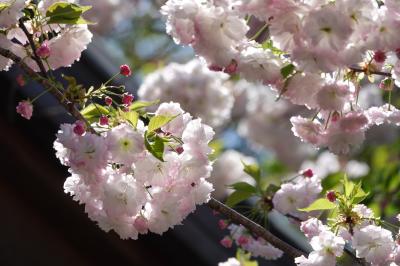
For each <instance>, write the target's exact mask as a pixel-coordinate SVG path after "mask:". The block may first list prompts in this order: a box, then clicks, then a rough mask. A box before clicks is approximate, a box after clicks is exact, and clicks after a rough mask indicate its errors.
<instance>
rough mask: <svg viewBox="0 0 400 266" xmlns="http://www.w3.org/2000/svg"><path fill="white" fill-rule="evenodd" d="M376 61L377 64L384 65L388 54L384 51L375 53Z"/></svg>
mask: <svg viewBox="0 0 400 266" xmlns="http://www.w3.org/2000/svg"><path fill="white" fill-rule="evenodd" d="M374 60H375V62H377V63H383V62H385V60H386V54H385V52H383V51H375V53H374Z"/></svg>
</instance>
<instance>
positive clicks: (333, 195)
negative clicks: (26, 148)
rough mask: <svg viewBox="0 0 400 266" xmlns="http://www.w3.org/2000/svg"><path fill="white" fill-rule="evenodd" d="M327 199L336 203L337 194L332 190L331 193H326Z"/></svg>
mask: <svg viewBox="0 0 400 266" xmlns="http://www.w3.org/2000/svg"><path fill="white" fill-rule="evenodd" d="M326 198H327V199H328V200H329V201H330V202H335V201H336V193H335V191H333V190H330V191H328V192H326Z"/></svg>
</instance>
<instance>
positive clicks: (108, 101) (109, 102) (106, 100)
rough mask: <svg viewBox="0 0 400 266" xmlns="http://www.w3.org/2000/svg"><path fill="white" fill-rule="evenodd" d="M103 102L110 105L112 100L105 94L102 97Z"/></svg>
mask: <svg viewBox="0 0 400 266" xmlns="http://www.w3.org/2000/svg"><path fill="white" fill-rule="evenodd" d="M104 102H105V103H106V104H107V105H108V106H110V105H111V104H112V102H113V100H112V99H111V97H108V96H106V98H104Z"/></svg>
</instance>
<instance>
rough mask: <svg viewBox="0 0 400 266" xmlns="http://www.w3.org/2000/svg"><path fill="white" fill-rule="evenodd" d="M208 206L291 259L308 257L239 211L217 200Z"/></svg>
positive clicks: (210, 202) (213, 200)
mask: <svg viewBox="0 0 400 266" xmlns="http://www.w3.org/2000/svg"><path fill="white" fill-rule="evenodd" d="M208 206H209V207H210V208H211V209H213V210H215V211H217V212H219V213H221V214H223V215H224V216H225V217H227V218H229V219H230V220H231V221H232V222H234V223H236V224H241V225H243V226H244V227H246V228H247V229H248V230H249V231H250V232H251V233H252V234H254V235H256V236H259V237H261V238H263V239H265V240H266V241H267V242H269V243H270V244H272V245H273V246H275V247H277V248H279V249H280V250H282V251H283V252H284V253H286V254H287V255H289V256H290V257H292V258H296V257H300V256H301V255H306V254H305V253H304V252H302V251H300V250H298V249H296V248H294V247H292V246H291V245H289V244H287V243H286V242H284V241H283V240H281V239H279V238H278V237H276V236H275V235H273V234H272V233H271V232H270V231H268V230H266V229H265V228H264V227H262V226H261V225H259V224H257V223H255V222H253V221H252V220H250V219H248V218H247V217H245V216H243V215H241V214H240V213H238V212H237V211H235V210H233V209H231V208H229V207H228V206H226V205H225V204H223V203H221V202H219V201H218V200H216V199H214V198H211V200H210V201H209V202H208Z"/></svg>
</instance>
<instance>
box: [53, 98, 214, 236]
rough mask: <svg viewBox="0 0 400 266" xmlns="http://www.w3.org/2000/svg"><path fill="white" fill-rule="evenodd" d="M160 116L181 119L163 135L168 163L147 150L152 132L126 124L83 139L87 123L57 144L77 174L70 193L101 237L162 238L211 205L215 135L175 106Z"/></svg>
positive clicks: (69, 127) (70, 127)
mask: <svg viewBox="0 0 400 266" xmlns="http://www.w3.org/2000/svg"><path fill="white" fill-rule="evenodd" d="M156 115H164V116H173V117H175V118H174V119H173V120H172V121H170V122H169V123H167V124H165V125H163V126H162V127H161V128H160V133H157V134H159V135H162V136H164V137H163V141H167V140H166V139H168V141H167V143H168V145H165V147H164V150H163V151H162V152H163V159H162V160H159V158H156V157H155V156H153V154H152V153H151V152H149V150H148V149H147V145H146V144H145V141H146V138H149V136H148V135H147V134H146V132H147V131H148V126H145V125H144V124H143V122H141V120H139V122H138V123H137V126H136V127H134V126H132V125H131V124H128V123H121V124H120V125H117V126H115V127H112V128H111V129H109V130H107V131H105V132H104V133H101V134H94V133H91V132H85V125H84V124H83V125H82V123H75V124H63V125H61V129H60V131H59V132H58V134H57V140H56V141H55V142H54V148H55V149H56V151H57V153H56V155H57V157H58V158H59V159H60V161H61V163H62V164H64V165H66V166H68V167H69V171H70V173H71V176H70V177H68V179H67V180H66V181H65V184H64V190H65V192H66V193H69V194H71V195H72V196H73V198H74V200H76V201H79V203H81V204H84V205H85V211H86V212H87V213H88V215H89V217H90V218H91V219H92V220H94V221H96V222H97V223H98V225H99V226H100V227H101V228H102V229H103V230H105V231H109V230H114V231H115V232H117V233H118V234H119V235H120V237H121V238H132V239H136V238H137V237H138V234H145V233H147V232H148V231H151V232H154V233H158V234H162V233H163V232H165V231H167V230H168V229H169V228H172V227H174V226H175V225H177V224H180V223H181V222H182V220H183V219H184V218H185V217H186V216H187V215H188V214H189V213H191V212H193V211H194V210H195V208H196V205H198V204H202V203H205V202H207V201H208V200H209V199H210V193H211V191H212V190H213V188H212V185H211V183H209V182H207V181H206V179H207V178H208V177H209V176H210V172H211V170H212V166H211V162H210V161H209V159H208V155H209V154H210V153H211V151H212V150H211V148H209V146H208V143H209V142H210V140H211V139H212V137H213V135H214V132H213V130H212V128H211V127H209V126H207V125H205V124H203V123H202V122H201V120H200V119H192V117H191V115H190V114H189V113H186V112H184V111H183V110H182V109H181V108H180V105H179V104H177V103H173V102H170V103H163V104H161V105H160V106H159V107H158V109H157V110H156ZM82 129H83V130H82ZM160 138H161V137H160Z"/></svg>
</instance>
